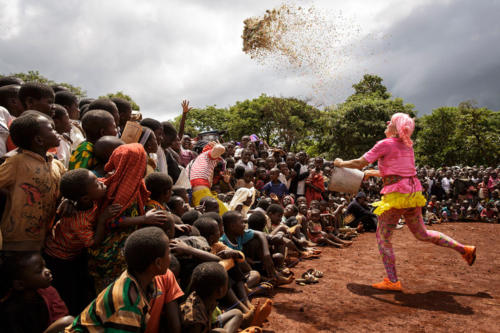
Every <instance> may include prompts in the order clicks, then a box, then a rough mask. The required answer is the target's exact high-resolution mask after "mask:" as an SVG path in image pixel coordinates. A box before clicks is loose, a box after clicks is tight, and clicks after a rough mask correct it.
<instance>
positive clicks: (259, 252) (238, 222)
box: [220, 211, 293, 284]
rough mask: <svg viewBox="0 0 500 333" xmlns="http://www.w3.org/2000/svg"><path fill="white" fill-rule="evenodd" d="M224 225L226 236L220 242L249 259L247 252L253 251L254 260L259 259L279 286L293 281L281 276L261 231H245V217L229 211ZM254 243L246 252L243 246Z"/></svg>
mask: <svg viewBox="0 0 500 333" xmlns="http://www.w3.org/2000/svg"><path fill="white" fill-rule="evenodd" d="M222 221H223V223H224V235H222V237H221V238H220V241H221V242H222V243H224V244H226V245H227V246H228V247H230V248H232V249H233V250H238V251H242V252H243V253H245V256H246V257H247V258H249V256H248V253H247V251H251V252H252V255H251V256H250V257H252V258H258V261H259V262H260V263H261V264H262V270H263V271H264V272H265V274H266V275H267V277H269V278H270V279H273V280H274V281H275V282H276V283H277V284H288V283H291V282H292V281H293V277H289V278H285V277H284V276H282V275H281V274H279V273H278V272H277V271H276V269H275V266H274V262H273V258H272V256H271V252H270V251H269V245H268V242H267V238H266V235H265V234H264V233H263V232H261V231H255V230H251V229H246V230H245V224H244V223H243V217H242V216H241V214H240V213H239V212H235V211H229V212H227V213H225V214H224V215H222ZM250 241H252V243H253V244H252V246H250V247H247V249H246V250H244V248H243V246H244V245H246V244H247V243H249V242H250Z"/></svg>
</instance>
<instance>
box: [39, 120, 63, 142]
mask: <svg viewBox="0 0 500 333" xmlns="http://www.w3.org/2000/svg"><path fill="white" fill-rule="evenodd" d="M38 121H39V124H40V130H39V132H38V136H36V137H35V140H38V142H37V143H38V144H39V145H40V146H42V147H44V148H45V149H47V150H48V149H50V148H53V147H57V146H59V142H60V139H59V136H58V135H57V132H56V130H55V129H54V125H53V124H52V123H51V122H50V121H49V120H48V119H47V118H45V117H42V116H40V117H38Z"/></svg>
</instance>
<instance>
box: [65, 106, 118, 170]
mask: <svg viewBox="0 0 500 333" xmlns="http://www.w3.org/2000/svg"><path fill="white" fill-rule="evenodd" d="M82 127H83V130H84V131H85V135H86V136H87V140H85V141H83V142H82V143H81V144H80V145H79V146H78V147H77V148H76V150H75V151H74V152H73V154H72V155H71V158H70V160H69V169H70V170H73V169H78V168H85V169H92V168H93V167H94V166H95V165H96V160H95V156H94V144H95V143H96V141H97V140H99V138H101V137H103V136H105V135H110V136H116V133H117V131H116V124H115V120H114V119H113V116H112V115H111V114H110V113H109V112H107V111H104V110H92V111H88V112H87V113H85V115H84V116H83V118H82Z"/></svg>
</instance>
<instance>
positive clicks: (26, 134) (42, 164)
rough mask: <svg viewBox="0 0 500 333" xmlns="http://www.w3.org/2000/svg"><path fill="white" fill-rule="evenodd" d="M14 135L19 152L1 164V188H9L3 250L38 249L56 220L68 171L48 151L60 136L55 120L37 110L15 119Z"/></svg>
mask: <svg viewBox="0 0 500 333" xmlns="http://www.w3.org/2000/svg"><path fill="white" fill-rule="evenodd" d="M10 134H11V137H12V140H13V141H14V143H15V144H16V146H18V147H19V151H18V152H17V153H15V154H14V156H11V157H8V158H7V159H6V161H5V162H4V163H3V164H2V165H1V166H0V188H3V189H5V190H7V191H8V197H7V202H6V205H5V210H4V214H3V217H2V221H1V224H0V225H1V231H2V235H3V242H4V243H3V250H12V251H38V250H40V249H41V247H42V245H43V241H44V240H45V233H46V231H47V229H48V228H49V226H50V225H51V224H52V222H53V219H54V216H55V213H56V204H57V200H58V198H59V182H60V180H61V176H62V174H63V173H64V171H65V168H64V166H63V165H62V163H61V162H59V161H57V160H55V159H54V158H53V156H52V155H50V154H47V151H48V150H49V149H50V148H52V147H57V146H58V145H59V138H58V136H57V133H56V131H55V130H54V124H53V123H52V120H50V119H48V118H47V117H46V116H44V115H41V114H40V113H38V112H36V111H31V112H30V113H28V114H26V115H23V116H21V117H19V118H17V119H15V120H14V121H13V122H12V125H11V127H10Z"/></svg>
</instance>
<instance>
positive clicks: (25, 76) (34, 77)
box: [0, 71, 87, 98]
mask: <svg viewBox="0 0 500 333" xmlns="http://www.w3.org/2000/svg"><path fill="white" fill-rule="evenodd" d="M2 76H15V77H18V78H20V79H21V80H23V81H24V82H33V81H34V82H40V83H45V84H48V85H51V86H53V85H58V86H63V87H65V88H68V90H69V91H71V92H72V93H73V94H75V95H76V96H78V97H79V98H83V97H86V96H87V92H86V91H85V90H83V89H82V88H80V87H78V86H74V85H72V84H70V83H66V82H56V81H54V80H50V79H48V78H46V77H45V76H43V75H42V74H40V72H39V71H28V72H27V73H12V74H9V75H0V77H2Z"/></svg>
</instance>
